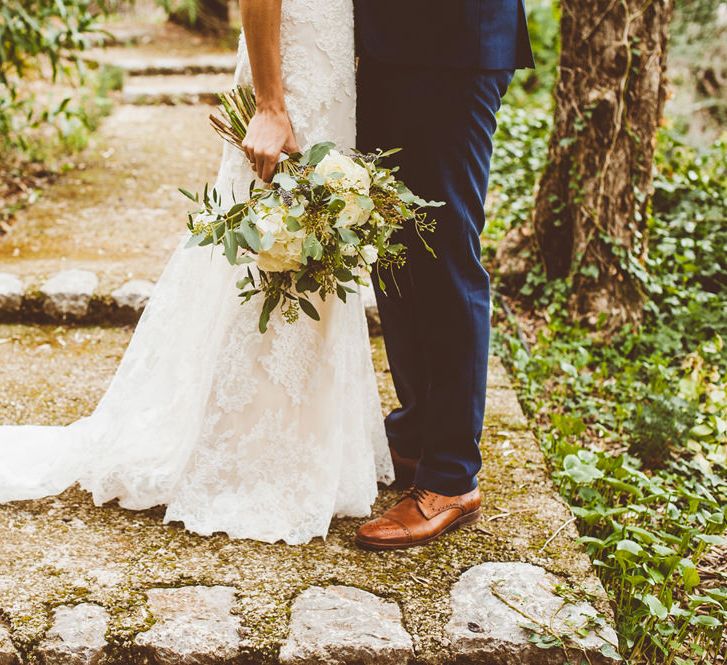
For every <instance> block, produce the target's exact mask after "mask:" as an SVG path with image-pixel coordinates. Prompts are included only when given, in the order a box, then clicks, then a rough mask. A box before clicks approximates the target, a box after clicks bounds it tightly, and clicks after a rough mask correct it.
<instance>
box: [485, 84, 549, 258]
mask: <svg viewBox="0 0 727 665" xmlns="http://www.w3.org/2000/svg"><path fill="white" fill-rule="evenodd" d="M551 115H552V114H551V112H550V111H549V110H546V109H543V108H541V107H539V106H537V105H535V107H534V108H533V107H529V108H522V107H521V106H519V105H518V104H516V103H512V100H511V99H510V98H509V96H508V97H506V98H505V104H504V105H503V107H502V108H501V109H500V112H499V113H498V127H497V132H496V134H495V137H494V145H495V151H494V154H493V156H492V171H491V173H490V188H489V194H488V197H487V228H486V229H485V237H484V238H485V243H484V257H485V263H489V262H490V259H491V258H492V256H493V254H494V249H495V241H497V240H500V239H501V238H502V237H503V236H504V235H505V233H506V232H507V231H508V230H509V229H510V228H512V227H513V226H519V225H522V224H526V223H527V222H528V220H529V219H530V213H531V211H532V208H533V205H534V203H535V188H536V186H537V183H538V178H539V177H540V173H541V172H542V170H543V167H544V165H545V159H546V157H547V155H548V138H549V136H550V128H551Z"/></svg>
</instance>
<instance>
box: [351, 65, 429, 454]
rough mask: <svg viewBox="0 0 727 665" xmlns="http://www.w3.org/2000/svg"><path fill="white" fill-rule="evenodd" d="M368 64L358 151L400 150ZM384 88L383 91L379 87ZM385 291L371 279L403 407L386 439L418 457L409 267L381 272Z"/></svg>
mask: <svg viewBox="0 0 727 665" xmlns="http://www.w3.org/2000/svg"><path fill="white" fill-rule="evenodd" d="M372 74H373V75H372V76H369V68H368V67H367V64H366V63H364V62H362V63H361V65H360V68H359V80H358V96H357V102H358V108H357V138H356V141H357V147H358V149H359V150H362V151H365V152H373V151H374V150H376V149H377V148H393V147H400V146H401V144H402V143H401V142H402V136H401V132H400V129H399V127H398V125H397V123H395V122H392V116H391V114H390V111H389V106H388V105H387V103H386V102H384V103H382V97H381V96H382V94H383V95H384V96H388V94H389V93H388V92H386V82H385V81H383V80H382V79H381V78H380V77H378V76H377V75H376V73H375V72H372ZM382 85H383V86H384V90H383V91H382V87H381V86H382ZM415 237H416V235H415V234H413V233H411V229H408V230H403V231H402V232H401V237H399V238H396V240H397V241H398V242H403V243H404V244H406V245H409V244H411V243H412V241H413V239H414V238H415ZM381 278H382V280H383V281H384V282H385V285H386V292H385V293H384V292H382V290H381V288H380V286H379V283H378V279H377V277H376V275H374V279H373V280H372V281H373V285H374V291H375V293H376V301H377V305H378V308H379V316H380V318H381V327H382V330H383V333H384V342H385V344H386V355H387V358H388V360H389V367H390V369H391V376H392V379H393V381H394V387H395V388H396V394H397V397H398V399H399V403H400V404H401V406H400V408H396V409H394V410H393V411H391V413H389V414H388V415H387V417H386V435H387V438H388V440H389V443H390V445H391V446H392V447H393V448H395V449H396V451H397V452H398V453H399V454H400V455H402V456H403V457H408V458H413V459H418V458H419V457H420V456H421V452H422V447H421V446H422V432H421V425H422V420H423V410H424V407H425V400H426V395H427V392H428V386H429V382H428V368H427V363H426V355H425V353H424V351H423V345H422V340H421V339H420V336H419V334H418V330H417V328H418V324H417V318H416V312H415V309H414V305H415V299H414V291H413V288H414V286H413V283H412V275H411V269H410V265H406V266H405V267H404V269H402V270H400V271H397V274H396V276H395V278H393V277H392V276H390V275H389V274H387V273H385V272H382V273H381Z"/></svg>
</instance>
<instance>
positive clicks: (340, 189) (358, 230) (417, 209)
mask: <svg viewBox="0 0 727 665" xmlns="http://www.w3.org/2000/svg"><path fill="white" fill-rule="evenodd" d="M220 100H221V103H222V106H221V108H222V111H223V118H219V117H216V116H211V120H212V124H213V126H214V128H215V129H216V130H217V132H218V133H219V134H220V135H221V136H222V137H223V138H224V139H225V140H227V141H229V142H230V143H232V144H233V145H234V146H236V147H237V148H239V149H241V144H242V141H243V140H244V138H245V134H246V132H247V127H248V123H249V122H250V120H251V119H252V117H253V115H254V114H255V98H254V95H253V92H252V89H251V88H249V87H247V88H241V87H238V88H237V89H236V90H234V91H232V92H231V93H226V94H224V95H221V96H220ZM395 152H397V151H396V150H390V151H386V152H383V151H378V152H376V153H373V154H367V155H364V154H361V153H357V152H352V153H350V154H344V153H343V152H341V151H339V150H337V149H336V146H335V145H334V144H333V143H318V144H316V145H314V146H311V148H309V149H308V150H306V151H305V152H304V153H302V154H300V153H299V154H293V155H288V156H285V158H284V159H283V160H282V161H281V163H280V164H279V166H278V169H277V173H276V174H275V176H274V178H273V180H272V183H271V184H270V185H267V184H263V185H259V184H256V182H255V181H253V183H252V184H251V186H250V196H249V198H248V199H247V200H246V201H241V202H236V201H234V200H233V204H232V205H231V206H223V205H222V203H221V196H220V194H219V192H217V191H216V190H215V189H212V190H210V189H209V187H207V186H205V188H204V193H203V194H202V196H201V197H200V196H199V195H197V194H191V193H189V192H187V191H185V190H180V191H181V192H182V193H183V194H184V195H185V196H187V197H188V198H190V199H192V200H193V201H194V202H195V203H197V204H199V205H200V206H201V208H200V209H199V210H197V211H196V212H194V213H190V215H189V223H188V227H189V229H190V231H191V233H192V235H191V237H190V239H189V243H188V247H202V246H205V245H221V246H222V247H223V248H224V253H225V256H226V257H227V260H228V261H229V262H230V263H231V264H233V265H241V264H250V265H248V268H247V271H246V275H245V277H244V278H243V279H241V280H240V281H239V282H238V283H237V288H238V289H240V294H239V295H240V297H241V298H242V303H246V302H248V301H249V300H250V299H251V298H252V297H253V296H255V295H257V294H263V297H264V301H263V306H262V311H261V314H260V322H259V328H260V332H265V330H266V329H267V325H268V320H269V318H270V314H271V313H272V312H273V311H274V310H275V309H276V308H277V307H279V308H280V309H281V313H282V315H283V317H284V318H285V320H286V321H288V322H293V321H296V320H297V319H298V316H299V313H300V311H302V312H303V313H305V314H306V315H308V316H310V317H311V318H313V319H315V320H318V319H319V318H320V317H319V314H318V312H317V310H316V308H315V306H314V305H313V303H312V302H311V300H310V294H316V293H317V294H318V295H319V296H320V298H321V299H323V300H325V298H326V297H327V296H328V295H331V294H334V293H335V294H336V296H337V297H338V298H340V299H341V300H343V301H344V302H345V301H346V297H347V295H348V294H349V293H354V292H355V290H356V289H355V285H356V284H361V285H365V284H367V283H368V279H369V277H370V275H371V273H372V271H374V270H375V271H376V277H377V279H378V280H379V284H380V286H381V288H382V289H384V282H383V280H382V279H381V271H382V270H392V269H393V268H395V267H396V268H398V267H401V266H403V265H404V263H405V262H406V252H405V247H404V246H403V245H402V244H400V243H396V242H393V241H392V234H393V233H394V232H395V231H397V230H398V229H401V228H402V227H403V226H404V225H406V224H413V225H414V228H415V229H416V232H417V234H418V235H419V238H420V239H421V241H422V242H423V243H424V245H425V246H426V248H427V249H428V251H430V252H431V253H432V254H433V252H432V249H431V248H430V247H429V245H427V243H426V241H425V239H424V237H423V235H422V234H423V232H425V231H432V230H433V229H434V222H433V221H431V220H428V219H427V217H426V213H425V211H424V209H426V208H430V207H436V206H440V205H443V204H441V203H438V202H434V201H425V200H423V199H421V198H419V197H418V196H416V195H415V194H413V193H412V192H411V191H410V190H409V189H408V188H407V187H406V186H405V185H404V184H403V183H402V182H401V181H400V180H397V178H396V176H395V171H396V169H387V168H384V167H383V166H382V165H381V161H382V160H383V159H384V158H385V157H388V156H389V155H392V154H394V153H395ZM252 266H255V268H254V269H253V268H252Z"/></svg>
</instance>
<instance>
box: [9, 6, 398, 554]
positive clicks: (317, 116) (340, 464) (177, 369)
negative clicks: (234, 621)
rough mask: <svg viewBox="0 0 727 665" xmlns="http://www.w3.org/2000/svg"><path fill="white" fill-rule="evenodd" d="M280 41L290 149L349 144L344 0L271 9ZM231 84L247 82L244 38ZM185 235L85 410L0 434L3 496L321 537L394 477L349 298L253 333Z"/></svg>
mask: <svg viewBox="0 0 727 665" xmlns="http://www.w3.org/2000/svg"><path fill="white" fill-rule="evenodd" d="M281 38H282V64H283V75H284V84H285V90H286V99H287V104H288V109H289V112H290V117H291V121H292V124H293V127H294V130H295V132H296V136H297V138H298V141H299V143H300V144H301V146H305V145H310V144H312V143H315V142H319V141H323V140H331V141H335V142H336V143H337V144H339V145H341V146H353V145H354V138H355V137H354V132H355V118H354V114H355V81H354V46H353V9H352V3H351V0H283V20H282V37H281ZM235 81H236V83H247V82H250V81H251V73H250V67H249V62H248V58H247V50H246V47H245V44H244V40H243V39H241V41H240V48H239V54H238V66H237V71H236V73H235ZM251 178H252V174H251V171H250V167H249V165H248V163H247V161H246V159H244V158H243V156H242V155H241V153H239V152H238V151H237V150H236V149H235V148H233V147H231V146H229V145H225V147H224V154H223V158H222V165H221V168H220V171H219V175H218V179H217V183H216V187H217V189H218V191H220V193H221V194H222V195H223V197H227V200H228V201H229V200H230V199H231V196H232V192H233V190H234V192H235V193H236V196H237V199H238V200H240V199H241V198H242V197H244V196H245V193H246V192H247V191H248V187H249V183H250V180H251ZM180 224H181V220H180ZM184 242H185V239H182V241H181V243H180V245H179V247H178V248H177V250H176V251H175V253H174V254H173V256H172V258H171V260H170V261H169V263H168V265H167V266H166V268H165V270H164V272H163V274H162V276H161V277H160V279H159V282H158V283H157V286H156V289H155V290H154V293H153V295H152V297H151V300H150V302H149V304H148V306H147V308H146V310H145V311H144V314H143V316H142V317H141V320H140V321H139V325H138V327H137V329H136V332H135V333H134V336H133V338H132V340H131V343H130V344H129V347H128V349H127V351H126V354H125V356H124V358H123V360H122V362H121V365H120V367H119V369H118V372H117V373H116V376H115V377H114V379H113V381H112V383H111V385H110V387H109V389H108V392H107V393H106V395H105V396H104V397H103V399H102V400H101V402H100V403H99V405H98V407H97V408H96V410H95V411H94V413H93V414H92V415H91V416H90V417H88V418H85V419H82V420H79V421H78V422H76V423H73V424H72V425H70V426H68V427H34V426H18V427H2V428H0V501H13V500H19V499H29V498H36V497H41V496H47V495H51V494H57V493H58V492H61V491H62V490H64V489H65V488H67V487H69V486H70V485H72V484H73V483H75V482H79V483H80V484H81V486H82V487H83V488H85V489H87V490H88V491H90V492H91V493H92V495H93V499H94V501H95V503H96V504H98V505H100V504H103V503H104V502H106V501H109V500H111V499H115V498H118V499H119V502H120V504H121V505H122V506H124V507H126V508H130V509H144V508H148V507H150V506H154V505H159V504H165V505H166V506H167V510H166V517H165V519H166V520H167V521H171V520H179V521H181V522H183V523H184V525H185V526H186V528H188V529H189V530H191V531H195V532H197V533H200V534H205V535H206V534H211V533H213V532H215V531H223V532H226V533H227V534H229V535H230V536H232V537H236V538H253V539H257V540H262V541H267V542H275V541H278V540H284V541H286V542H287V543H290V544H296V543H303V542H306V541H308V540H310V539H311V538H313V537H316V536H325V535H326V533H327V531H328V528H329V525H330V522H331V519H332V517H333V516H334V515H339V516H343V515H346V516H365V515H368V514H369V512H370V508H371V505H372V503H373V501H374V499H375V497H376V493H377V485H376V483H377V480H379V481H383V482H390V481H391V480H392V479H393V470H392V466H391V459H390V457H389V452H388V447H387V444H386V438H385V434H384V429H383V424H382V419H381V412H380V404H379V398H378V393H377V387H376V380H375V376H374V371H373V366H372V362H371V357H370V348H369V342H368V336H367V330H366V322H365V317H364V311H363V306H362V304H361V301H360V299H359V298H358V297H352V298H349V302H348V303H347V304H344V303H342V302H341V301H339V300H338V299H337V298H333V297H331V298H329V299H327V301H326V302H325V303H320V302H319V303H318V309H319V312H320V313H321V321H320V322H314V321H312V320H310V319H308V318H307V317H302V318H301V320H300V321H299V322H297V323H295V324H292V325H291V324H287V323H285V322H284V321H283V320H282V319H281V318H280V317H279V316H277V317H275V316H274V317H273V318H272V319H271V323H270V327H269V329H268V332H267V333H266V334H265V335H261V334H260V333H259V332H258V331H257V320H258V316H259V307H260V302H257V303H255V304H253V302H251V303H248V304H247V305H245V306H240V305H239V301H238V299H237V298H236V289H235V282H236V281H237V279H239V269H238V268H233V267H231V266H230V265H229V264H228V263H227V261H226V260H225V258H224V257H223V256H222V254H221V253H219V252H215V253H214V254H210V253H208V252H207V251H204V250H201V249H198V248H195V249H185V248H184Z"/></svg>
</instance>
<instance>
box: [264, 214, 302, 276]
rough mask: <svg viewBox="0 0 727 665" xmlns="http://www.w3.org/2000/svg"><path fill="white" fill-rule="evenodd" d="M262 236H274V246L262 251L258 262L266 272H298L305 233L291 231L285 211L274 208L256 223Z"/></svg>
mask: <svg viewBox="0 0 727 665" xmlns="http://www.w3.org/2000/svg"><path fill="white" fill-rule="evenodd" d="M255 226H256V227H257V229H258V231H259V232H260V234H261V235H262V236H265V235H267V234H270V235H272V237H273V245H272V247H270V249H266V250H263V251H261V252H260V253H259V254H258V255H257V257H256V262H257V265H258V267H259V268H260V270H264V271H266V272H288V271H290V270H298V269H299V268H300V267H301V266H302V265H303V263H302V260H301V258H302V256H301V255H302V251H303V238H305V231H303V230H302V229H300V230H298V231H289V230H288V227H287V226H286V225H285V211H284V210H283V209H281V208H274V209H272V210H269V211H266V212H265V213H263V214H262V215H261V216H260V217H259V218H258V219H257V221H256V222H255Z"/></svg>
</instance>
